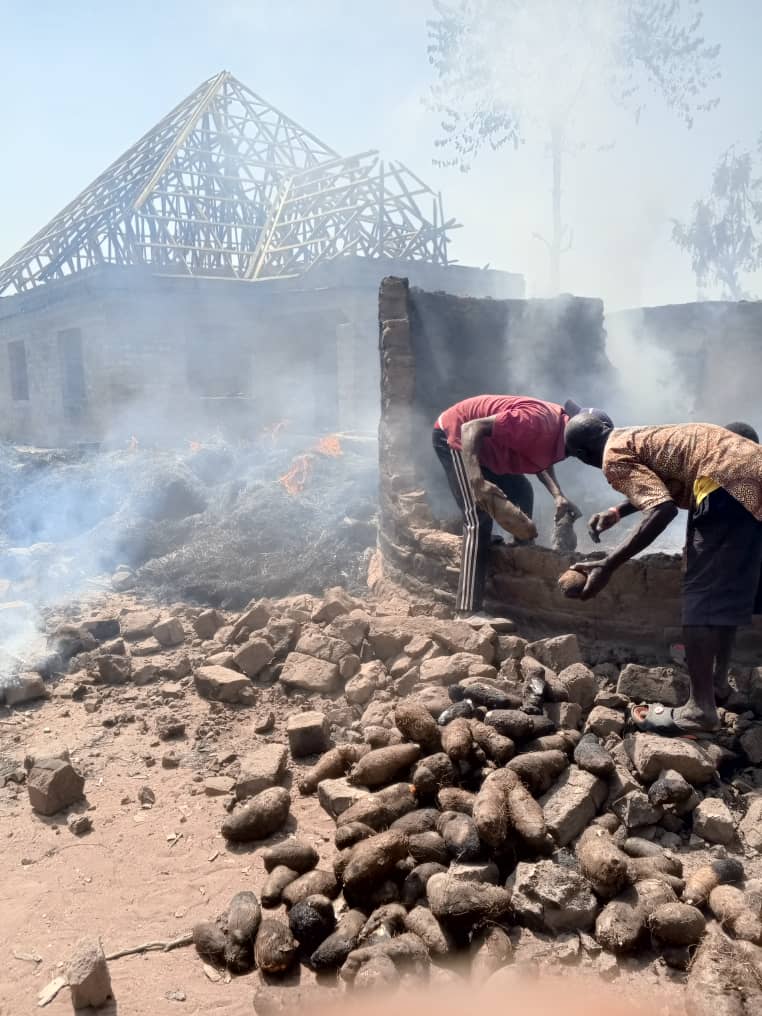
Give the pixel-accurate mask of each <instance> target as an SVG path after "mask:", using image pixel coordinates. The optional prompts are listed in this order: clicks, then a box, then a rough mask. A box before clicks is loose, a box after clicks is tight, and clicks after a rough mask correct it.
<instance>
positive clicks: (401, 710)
mask: <svg viewBox="0 0 762 1016" xmlns="http://www.w3.org/2000/svg"><path fill="white" fill-rule="evenodd" d="M394 723H395V726H396V727H397V729H398V730H399V731H400V732H401V734H402V735H403V737H405V738H407V740H408V741H414V742H415V743H416V744H418V745H420V746H421V747H422V748H425V749H429V750H431V749H432V748H435V747H436V746H437V745H438V744H439V727H438V726H437V723H436V720H435V719H434V717H433V716H432V715H431V713H430V712H429V710H428V709H427V708H426V706H425V705H423V703H422V702H418V701H416V699H404V700H403V701H402V702H400V703H399V704H398V705H397V708H396V709H395V710H394Z"/></svg>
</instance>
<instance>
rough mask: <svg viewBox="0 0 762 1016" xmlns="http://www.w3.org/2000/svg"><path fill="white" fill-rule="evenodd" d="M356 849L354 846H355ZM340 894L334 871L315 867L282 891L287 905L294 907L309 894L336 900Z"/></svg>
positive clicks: (282, 896)
mask: <svg viewBox="0 0 762 1016" xmlns="http://www.w3.org/2000/svg"><path fill="white" fill-rule="evenodd" d="M353 849H354V848H353ZM338 895H339V885H338V882H337V881H336V876H335V874H334V873H333V872H332V871H324V870H323V869H321V868H314V869H313V870H312V871H308V872H307V873H306V874H304V875H300V876H299V878H297V879H294V881H293V882H290V883H289V884H288V885H287V886H286V888H285V889H284V890H283V892H282V893H281V899H282V900H283V902H284V903H285V904H286V907H287V908H288V907H294V906H296V904H297V903H299V902H301V900H306V899H307V897H308V896H327V897H328V898H329V899H331V900H335V899H336V897H337V896H338Z"/></svg>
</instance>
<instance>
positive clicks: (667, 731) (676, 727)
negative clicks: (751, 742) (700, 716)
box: [630, 702, 719, 737]
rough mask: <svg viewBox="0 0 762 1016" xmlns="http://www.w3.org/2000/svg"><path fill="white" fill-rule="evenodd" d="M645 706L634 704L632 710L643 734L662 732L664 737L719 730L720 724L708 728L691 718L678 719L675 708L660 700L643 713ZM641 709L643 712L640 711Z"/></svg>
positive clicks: (633, 719) (631, 712)
mask: <svg viewBox="0 0 762 1016" xmlns="http://www.w3.org/2000/svg"><path fill="white" fill-rule="evenodd" d="M644 708H645V707H644V706H633V707H632V709H631V710H630V720H631V722H632V724H633V726H634V727H635V728H636V730H639V731H640V732H641V733H642V734H661V735H662V736H663V737H697V736H700V735H702V734H703V735H709V734H712V733H714V732H715V731H717V730H719V724H717V726H715V727H709V728H707V727H702V726H700V725H699V724H698V723H694V722H692V721H691V720H677V719H675V710H674V709H673V708H672V707H671V706H664V705H662V704H661V703H660V702H652V703H651V705H649V706H648V708H647V709H646V711H645V713H642V710H643V709H644ZM639 711H641V712H640V713H639Z"/></svg>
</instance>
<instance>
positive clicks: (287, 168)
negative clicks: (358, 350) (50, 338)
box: [0, 71, 457, 296]
mask: <svg viewBox="0 0 762 1016" xmlns="http://www.w3.org/2000/svg"><path fill="white" fill-rule="evenodd" d="M456 227H457V224H456V223H455V222H454V220H445V218H444V215H443V211H442V199H441V195H440V194H436V193H434V192H433V191H432V190H431V189H430V188H429V187H427V186H426V185H425V184H424V183H423V182H422V181H421V180H420V179H419V178H418V177H417V176H415V175H414V174H413V173H412V172H411V171H410V170H409V169H407V168H406V167H405V166H403V165H402V164H401V163H397V162H383V161H382V160H381V159H380V158H379V157H378V154H377V153H375V152H366V153H363V154H361V155H355V156H351V157H350V158H343V157H342V156H340V155H339V153H338V152H336V151H334V149H332V148H330V147H329V146H328V145H326V144H325V143H324V142H323V141H321V140H320V139H319V138H318V137H316V136H315V135H314V134H311V133H310V132H309V131H307V130H305V128H303V127H301V126H300V125H299V124H298V123H296V122H295V121H294V120H292V119H290V117H287V116H286V115H285V114H284V113H282V112H281V111H280V110H278V109H276V108H275V107H274V106H272V105H270V103H268V102H266V101H265V100H264V99H262V98H261V97H260V96H258V95H257V94H255V93H254V92H252V91H251V90H250V89H248V88H246V86H245V85H243V84H241V82H240V81H238V80H237V79H236V78H235V77H233V75H232V74H230V73H229V72H227V71H222V72H221V73H220V74H218V75H216V76H215V77H213V78H210V79H209V81H205V82H204V83H203V84H202V85H200V86H199V87H198V88H197V89H196V90H195V91H194V92H193V93H192V94H191V95H189V96H188V97H187V98H186V99H185V100H183V102H181V103H180V104H179V105H178V106H176V107H175V108H174V109H173V110H172V111H171V112H170V113H169V114H168V115H167V116H166V117H164V119H163V120H161V121H160V122H159V123H158V124H157V125H156V126H155V127H154V128H153V129H152V130H150V131H149V132H148V133H147V134H146V135H144V136H143V137H142V138H141V139H140V140H139V141H138V142H137V143H136V144H135V145H133V146H132V147H131V148H130V149H129V150H128V151H127V152H125V153H124V154H123V155H121V156H120V157H119V158H118V159H117V160H116V162H114V163H113V164H112V165H111V166H109V168H108V169H107V170H106V171H105V172H103V173H102V174H101V175H100V176H99V177H98V178H97V179H96V180H94V181H93V183H91V184H90V186H89V187H87V188H86V189H85V190H84V191H83V192H82V193H81V194H79V195H78V196H77V197H76V198H75V199H74V200H73V201H72V202H71V203H70V204H68V205H67V206H66V208H64V209H63V211H61V212H59V214H58V215H57V216H56V217H55V218H54V219H52V220H51V222H49V223H48V224H47V225H46V226H45V227H44V228H43V229H41V230H40V231H39V232H38V233H36V234H35V235H34V236H33V237H32V238H31V240H29V241H28V242H27V243H26V244H25V245H24V246H23V247H22V248H21V249H20V250H19V251H18V252H17V253H16V254H14V255H13V256H12V257H11V258H10V259H9V260H8V261H6V262H5V264H3V265H0V296H1V295H4V294H7V293H12V292H24V291H26V290H29V289H33V288H35V287H36V286H40V285H43V284H44V283H46V282H48V281H51V280H53V279H59V278H62V277H65V276H67V275H72V274H74V273H76V272H79V271H83V270H85V269H87V268H91V267H95V266H98V265H103V264H114V265H146V266H150V267H152V268H154V269H155V270H157V271H161V272H169V273H171V274H175V275H177V274H185V275H189V276H219V277H225V278H238V279H246V280H250V281H263V280H266V279H276V278H291V277H294V276H299V275H303V274H304V273H305V272H308V271H309V270H310V269H311V268H312V267H313V266H314V265H316V264H318V263H319V262H321V261H326V260H330V259H333V258H337V257H341V256H343V255H346V254H354V255H358V256H362V257H369V258H381V257H391V258H402V259H408V260H419V261H428V262H433V263H436V264H441V265H446V264H447V263H448V257H447V244H448V242H449V238H448V231H449V230H451V229H454V228H456Z"/></svg>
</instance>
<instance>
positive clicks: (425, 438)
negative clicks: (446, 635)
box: [379, 278, 762, 655]
mask: <svg viewBox="0 0 762 1016" xmlns="http://www.w3.org/2000/svg"><path fill="white" fill-rule="evenodd" d="M601 312H602V308H601V307H600V304H599V303H598V301H592V300H575V299H573V298H570V297H562V298H559V300H557V301H553V300H549V301H531V300H530V301H477V300H457V299H452V298H450V297H447V296H445V295H443V294H436V293H422V292H420V291H416V290H411V289H410V288H409V286H408V283H407V280H405V279H400V278H387V279H384V281H383V283H382V285H381V291H380V301H379V320H380V357H381V425H380V429H379V461H380V517H379V550H380V557H381V564H382V570H383V575H384V578H385V579H387V580H389V581H390V582H392V583H394V584H397V585H399V586H402V587H404V588H405V589H407V590H408V591H409V592H411V593H413V594H414V595H415V596H419V597H422V598H424V599H425V598H428V599H434V600H436V601H439V602H440V603H444V604H448V605H452V604H453V602H454V593H455V589H456V586H457V576H458V568H459V559H460V538H459V536H458V535H455V534H456V531H458V527H454V526H452V525H451V524H450V522H449V521H447V520H448V519H449V517H451V516H452V503H451V500H452V499H451V498H449V500H447V501H446V502H441V501H439V500H438V499H437V497H436V496H434V495H433V494H432V490H433V489H434V488H437V487H438V486H441V483H442V481H441V478H440V476H439V473H441V472H442V471H441V469H440V468H439V466H438V463H437V462H436V460H435V457H434V455H433V453H432V450H431V434H430V432H431V427H432V424H433V421H434V419H435V418H436V415H437V413H438V412H439V411H440V410H441V408H443V407H446V406H447V405H449V404H451V403H452V402H453V401H455V400H456V399H458V398H463V397H465V396H467V395H472V394H477V393H479V392H482V391H521V389H522V387H523V385H524V383H525V382H527V381H528V380H531V379H532V378H533V377H537V376H542V377H544V378H546V383H547V385H548V387H551V386H552V385H553V384H556V385H557V386H558V387H562V386H563V385H565V386H566V387H567V390H568V389H569V388H570V387H572V386H576V387H574V388H573V391H569V394H570V395H572V394H573V395H574V396H575V397H577V398H579V399H580V400H583V401H590V402H592V401H594V400H595V399H596V398H597V397H598V395H599V394H600V389H601V387H605V386H606V385H607V384H609V381H610V370H611V368H610V366H609V364H608V361H607V360H606V358H605V353H604V334H603V328H602V313H601ZM538 363H541V364H542V365H543V366H544V367H545V368H546V370H545V371H539V370H538V369H537V364H538ZM554 378H555V381H554V380H553V379H554ZM586 386H587V387H586ZM596 386H599V387H596ZM531 391H532V393H533V394H538V395H541V396H542V395H545V396H547V397H550V398H553V397H554V395H553V394H551V393H550V392H549V391H547V390H546V391H543V390H539V391H538V388H537V385H536V384H534V385H533V386H532V388H531ZM555 397H556V398H557V397H558V396H557V395H556V396H555ZM448 497H449V495H448ZM442 504H444V505H445V508H444V512H445V513H444V514H442V513H441V512H440V507H441V505H442ZM443 520H445V521H443ZM575 559H576V560H579V559H580V556H579V555H578V556H576V558H574V557H572V556H569V555H560V554H557V553H555V552H553V551H552V550H549V549H547V548H545V547H541V546H530V547H516V548H514V547H513V546H511V545H509V544H505V545H502V546H496V547H494V548H493V550H492V560H491V573H490V578H489V581H488V587H487V590H488V605H489V606H490V607H492V608H493V609H495V610H496V611H499V612H503V613H505V614H507V615H508V616H509V617H512V618H515V619H517V621H518V622H519V623H520V625H521V627H522V630H524V631H526V632H529V633H530V635H531V636H532V637H535V636H538V637H539V636H542V635H547V634H556V633H562V632H567V631H575V632H577V633H578V634H579V635H580V636H582V637H583V638H585V639H587V640H589V641H591V642H597V643H601V644H602V648H603V651H604V652H608V651H610V650H611V648H612V646H614V645H616V646H619V647H621V648H622V649H627V648H629V647H636V648H637V649H638V650H639V651H641V652H642V651H644V650H646V651H651V652H654V653H656V654H657V655H659V654H663V653H664V652H665V651H666V649H667V648H668V646H669V644H670V643H671V642H672V641H674V640H675V639H678V638H679V625H680V584H681V559H680V557H679V556H678V555H666V554H651V555H645V556H643V557H640V558H638V559H637V560H635V561H631V562H629V563H628V564H626V565H624V566H623V567H622V568H620V569H619V570H618V571H617V572H616V574H615V575H614V576H613V578H612V580H611V582H610V584H609V585H608V587H607V588H606V589H605V590H604V592H602V593H601V594H600V595H599V596H598V597H597V598H596V599H595V600H593V601H590V602H587V603H581V602H579V601H576V600H570V599H566V598H565V597H563V596H562V595H561V593H560V592H558V590H557V589H556V580H557V578H558V576H559V574H560V573H561V572H562V571H564V570H565V568H566V567H568V565H569V564H570V563H571V561H572V560H575ZM760 648H762V630H760V629H759V628H753V629H750V630H749V631H747V632H745V633H742V634H741V639H740V640H739V651H740V652H741V653H753V652H756V651H758V650H759V649H760Z"/></svg>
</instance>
